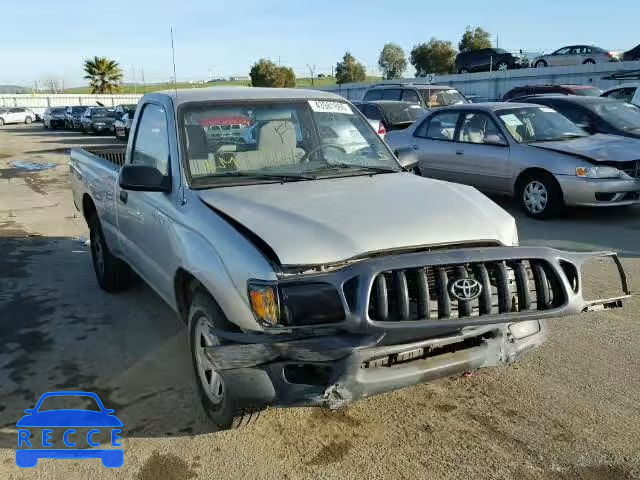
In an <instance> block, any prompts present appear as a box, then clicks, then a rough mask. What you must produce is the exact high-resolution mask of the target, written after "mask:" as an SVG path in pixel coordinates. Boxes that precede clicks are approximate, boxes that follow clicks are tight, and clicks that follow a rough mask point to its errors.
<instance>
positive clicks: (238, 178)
mask: <svg viewBox="0 0 640 480" xmlns="http://www.w3.org/2000/svg"><path fill="white" fill-rule="evenodd" d="M179 117H180V118H179V121H180V122H181V128H182V130H183V140H184V145H185V151H186V152H185V153H186V155H185V157H186V163H187V166H188V169H189V172H190V175H191V179H192V184H193V186H194V187H196V188H198V187H200V188H206V187H208V186H220V185H228V184H229V183H258V182H261V181H268V180H271V181H273V179H274V178H275V179H277V180H282V181H289V180H307V179H315V178H318V177H323V176H347V175H357V174H363V173H381V172H396V171H400V167H399V165H398V164H397V162H396V160H395V158H394V157H393V156H392V155H391V153H390V152H389V150H388V148H387V147H386V146H385V145H384V143H383V141H382V140H381V139H380V137H379V136H378V135H377V134H376V132H375V131H373V129H372V128H371V126H370V125H369V124H368V123H367V121H366V120H365V119H364V118H362V117H361V116H360V115H357V114H355V113H354V111H353V109H352V107H351V106H350V105H349V104H347V103H346V102H341V101H336V100H330V101H327V100H323V101H320V100H317V101H316V100H308V101H305V100H301V101H285V102H269V103H265V102H264V101H263V102H238V103H237V104H225V105H216V104H212V103H210V102H200V103H193V104H190V105H188V106H186V107H185V108H183V109H181V111H180V115H179Z"/></svg>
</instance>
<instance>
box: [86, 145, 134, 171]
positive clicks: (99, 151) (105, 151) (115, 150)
mask: <svg viewBox="0 0 640 480" xmlns="http://www.w3.org/2000/svg"><path fill="white" fill-rule="evenodd" d="M78 150H82V151H83V152H84V153H85V154H86V153H89V154H91V155H95V156H96V157H100V158H101V159H103V160H106V161H107V162H109V163H112V164H114V165H116V166H118V167H121V166H123V165H124V161H125V154H126V152H127V147H126V146H120V145H107V146H102V147H86V148H82V149H78Z"/></svg>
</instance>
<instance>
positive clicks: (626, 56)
mask: <svg viewBox="0 0 640 480" xmlns="http://www.w3.org/2000/svg"><path fill="white" fill-rule="evenodd" d="M622 60H623V61H624V62H638V61H640V44H638V45H636V46H635V47H633V48H632V49H631V50H627V51H626V52H624V53H623V54H622Z"/></svg>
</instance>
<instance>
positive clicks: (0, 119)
mask: <svg viewBox="0 0 640 480" xmlns="http://www.w3.org/2000/svg"><path fill="white" fill-rule="evenodd" d="M2 125H4V118H0V127H1V126H2Z"/></svg>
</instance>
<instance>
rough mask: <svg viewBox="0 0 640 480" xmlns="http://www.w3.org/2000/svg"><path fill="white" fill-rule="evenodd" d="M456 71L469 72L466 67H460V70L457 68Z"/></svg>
mask: <svg viewBox="0 0 640 480" xmlns="http://www.w3.org/2000/svg"><path fill="white" fill-rule="evenodd" d="M458 73H469V69H468V68H467V67H462V68H461V69H460V70H458Z"/></svg>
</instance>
